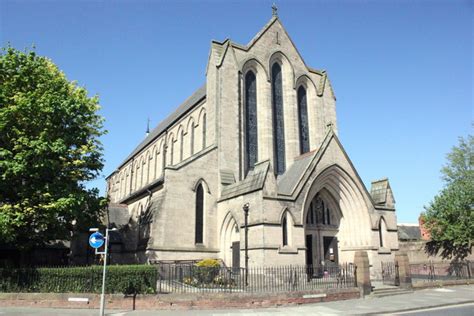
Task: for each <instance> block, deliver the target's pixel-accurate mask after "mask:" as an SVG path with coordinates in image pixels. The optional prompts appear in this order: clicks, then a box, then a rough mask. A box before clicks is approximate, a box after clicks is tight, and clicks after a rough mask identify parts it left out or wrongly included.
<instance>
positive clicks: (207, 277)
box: [157, 264, 357, 293]
mask: <svg viewBox="0 0 474 316" xmlns="http://www.w3.org/2000/svg"><path fill="white" fill-rule="evenodd" d="M157 269H158V284H157V291H158V292H160V293H171V292H172V293H196V292H228V293H234V292H237V293H238V292H289V291H305V290H313V289H327V288H350V287H355V286H357V284H356V270H357V269H356V267H355V266H354V265H353V264H342V265H334V266H324V267H323V266H273V267H251V268H249V269H248V271H246V270H245V269H244V268H227V267H211V268H209V267H197V266H195V265H182V264H159V265H157ZM246 276H247V277H246ZM246 281H247V282H246Z"/></svg>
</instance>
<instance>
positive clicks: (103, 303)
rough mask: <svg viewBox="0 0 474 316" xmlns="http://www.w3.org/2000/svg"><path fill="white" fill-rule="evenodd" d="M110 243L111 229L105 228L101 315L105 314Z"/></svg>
mask: <svg viewBox="0 0 474 316" xmlns="http://www.w3.org/2000/svg"><path fill="white" fill-rule="evenodd" d="M108 245H109V229H108V228H106V229H105V250H104V269H103V270H102V294H101V295H100V316H104V315H105V269H106V267H107V250H108V248H109V247H108Z"/></svg>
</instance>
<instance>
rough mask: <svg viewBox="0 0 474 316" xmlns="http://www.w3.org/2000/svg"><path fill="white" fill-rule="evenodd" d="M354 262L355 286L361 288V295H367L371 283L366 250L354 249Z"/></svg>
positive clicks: (370, 288) (370, 289)
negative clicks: (355, 270) (355, 271)
mask: <svg viewBox="0 0 474 316" xmlns="http://www.w3.org/2000/svg"><path fill="white" fill-rule="evenodd" d="M354 264H355V265H356V267H357V275H356V280H357V286H358V287H359V289H361V292H362V295H363V296H365V295H369V294H370V292H371V291H372V284H371V283H370V267H369V255H368V254H367V251H356V253H355V255H354Z"/></svg>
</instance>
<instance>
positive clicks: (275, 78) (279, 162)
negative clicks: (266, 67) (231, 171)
mask: <svg viewBox="0 0 474 316" xmlns="http://www.w3.org/2000/svg"><path fill="white" fill-rule="evenodd" d="M272 103H273V148H274V155H275V161H274V165H275V173H276V174H283V173H284V172H285V125H284V116H283V85H282V78H281V67H280V65H279V64H278V63H274V64H273V66H272Z"/></svg>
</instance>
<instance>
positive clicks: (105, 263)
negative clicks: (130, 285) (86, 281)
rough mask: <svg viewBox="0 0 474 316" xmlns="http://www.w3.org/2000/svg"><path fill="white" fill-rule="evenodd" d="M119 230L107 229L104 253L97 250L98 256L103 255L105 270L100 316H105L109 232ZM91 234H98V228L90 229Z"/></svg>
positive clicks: (103, 271)
mask: <svg viewBox="0 0 474 316" xmlns="http://www.w3.org/2000/svg"><path fill="white" fill-rule="evenodd" d="M116 230H117V228H111V229H109V228H106V229H105V238H104V239H105V247H104V251H102V252H101V251H97V249H98V248H95V254H96V255H103V256H104V268H103V270H102V294H101V295H100V312H99V316H104V315H105V271H106V267H107V254H108V249H109V232H110V231H116ZM89 231H90V232H98V231H99V229H98V228H91V229H89Z"/></svg>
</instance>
